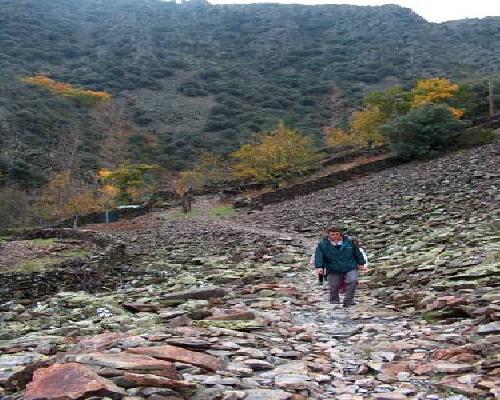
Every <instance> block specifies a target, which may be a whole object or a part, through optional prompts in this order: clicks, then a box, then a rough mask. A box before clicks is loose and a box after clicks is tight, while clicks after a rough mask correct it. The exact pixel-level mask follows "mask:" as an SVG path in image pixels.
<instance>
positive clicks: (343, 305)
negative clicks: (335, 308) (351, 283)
mask: <svg viewBox="0 0 500 400" xmlns="http://www.w3.org/2000/svg"><path fill="white" fill-rule="evenodd" d="M357 304H358V303H356V302H355V301H351V302H349V303H344V304H342V307H344V308H347V307H351V306H355V305H357Z"/></svg>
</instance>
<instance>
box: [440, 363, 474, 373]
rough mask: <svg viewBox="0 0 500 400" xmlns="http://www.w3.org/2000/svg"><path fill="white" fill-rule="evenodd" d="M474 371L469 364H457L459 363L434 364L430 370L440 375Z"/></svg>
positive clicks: (472, 366)
mask: <svg viewBox="0 0 500 400" xmlns="http://www.w3.org/2000/svg"><path fill="white" fill-rule="evenodd" d="M473 369H474V365H471V364H459V363H445V362H442V363H435V364H433V365H432V370H433V371H434V372H438V373H441V374H458V373H462V372H469V371H472V370H473Z"/></svg>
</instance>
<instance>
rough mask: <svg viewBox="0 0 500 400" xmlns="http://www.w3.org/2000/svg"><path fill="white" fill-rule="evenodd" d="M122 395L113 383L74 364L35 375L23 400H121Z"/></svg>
mask: <svg viewBox="0 0 500 400" xmlns="http://www.w3.org/2000/svg"><path fill="white" fill-rule="evenodd" d="M124 395H125V392H124V391H123V390H122V389H120V388H119V387H118V386H116V385H115V384H114V383H113V382H111V381H110V380H108V379H105V378H103V377H101V376H99V375H97V374H96V373H95V372H94V371H92V370H91V369H89V368H88V367H86V366H84V365H81V364H77V363H68V364H55V365H52V366H50V367H48V368H41V369H39V370H38V371H36V372H35V374H34V377H33V380H32V381H31V383H30V384H29V385H28V386H27V388H26V391H25V393H24V399H25V400H73V399H79V398H81V397H90V396H98V397H110V398H112V399H120V398H122V396H124Z"/></svg>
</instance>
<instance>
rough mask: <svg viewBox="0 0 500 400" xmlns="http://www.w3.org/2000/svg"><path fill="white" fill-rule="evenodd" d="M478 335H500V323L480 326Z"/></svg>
mask: <svg viewBox="0 0 500 400" xmlns="http://www.w3.org/2000/svg"><path fill="white" fill-rule="evenodd" d="M477 333H478V334H479V335H493V334H498V333H500V321H495V322H490V323H489V324H484V325H479V326H478V328H477Z"/></svg>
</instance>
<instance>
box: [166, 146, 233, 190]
mask: <svg viewBox="0 0 500 400" xmlns="http://www.w3.org/2000/svg"><path fill="white" fill-rule="evenodd" d="M227 180H228V168H227V162H226V161H225V160H223V159H222V158H221V157H220V156H218V155H216V154H212V153H203V154H202V155H201V156H200V159H199V160H198V162H197V163H196V165H195V166H194V167H193V168H192V169H190V170H188V171H183V172H181V174H180V175H179V178H178V179H177V181H176V183H175V187H176V190H177V191H178V192H179V193H180V194H182V193H183V192H185V191H186V190H187V189H188V188H190V187H192V188H196V187H198V188H199V187H203V186H205V187H210V188H217V187H219V186H220V185H222V184H223V183H224V182H226V181H227Z"/></svg>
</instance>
